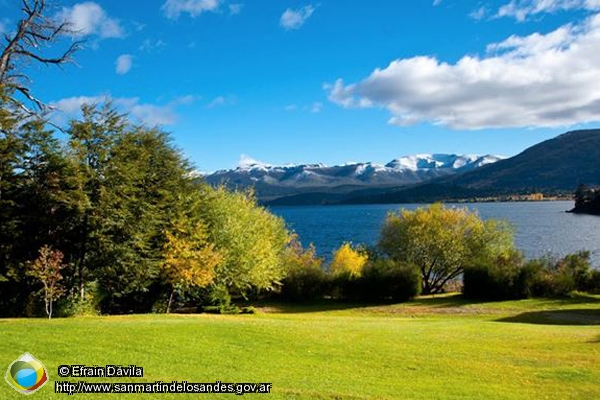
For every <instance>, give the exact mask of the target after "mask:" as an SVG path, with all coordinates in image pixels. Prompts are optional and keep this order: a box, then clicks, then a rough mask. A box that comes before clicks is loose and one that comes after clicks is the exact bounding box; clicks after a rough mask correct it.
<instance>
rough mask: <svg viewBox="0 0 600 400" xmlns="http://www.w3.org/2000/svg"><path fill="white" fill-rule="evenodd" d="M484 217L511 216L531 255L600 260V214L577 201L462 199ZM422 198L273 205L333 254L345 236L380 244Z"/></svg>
mask: <svg viewBox="0 0 600 400" xmlns="http://www.w3.org/2000/svg"><path fill="white" fill-rule="evenodd" d="M457 206H459V207H461V206H462V207H465V206H466V207H468V208H470V209H472V210H476V211H477V212H479V215H480V216H481V217H482V218H484V219H488V218H497V219H505V220H508V221H509V222H510V223H512V224H513V226H514V227H515V242H516V245H517V247H518V248H519V249H521V250H523V251H524V252H525V255H526V256H527V257H539V256H542V255H545V254H548V253H551V254H554V255H559V256H560V255H565V254H568V253H572V252H575V251H578V250H590V251H591V252H592V260H593V263H594V265H596V266H600V217H597V216H591V215H577V214H569V213H566V212H565V211H566V210H570V209H571V208H573V202H570V201H558V202H537V203H536V202H529V203H525V202H524V203H473V204H461V205H457ZM417 207H419V205H416V204H401V205H388V204H386V205H355V206H298V207H272V208H271V210H272V211H273V212H274V213H275V214H277V215H280V216H282V217H283V218H284V219H285V220H286V222H287V224H288V226H289V227H290V228H291V229H293V230H295V231H296V233H298V235H300V239H301V240H302V243H304V244H308V243H311V242H312V243H314V245H315V246H316V247H317V251H318V253H319V254H320V255H322V256H325V257H327V258H329V257H330V255H331V252H332V251H333V250H334V249H336V248H337V247H339V246H340V244H342V243H343V242H353V243H367V244H371V245H372V244H375V243H376V242H377V238H378V236H379V229H380V228H381V224H382V222H383V220H384V218H385V215H386V214H387V213H388V212H389V211H395V210H398V209H399V208H407V209H411V210H413V209H415V208H417Z"/></svg>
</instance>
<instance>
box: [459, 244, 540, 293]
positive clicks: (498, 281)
mask: <svg viewBox="0 0 600 400" xmlns="http://www.w3.org/2000/svg"><path fill="white" fill-rule="evenodd" d="M532 274H533V275H535V272H534V269H532V268H531V267H527V268H525V267H524V265H523V255H522V254H521V253H520V252H518V251H511V252H509V253H507V254H503V255H500V256H497V257H495V258H484V259H480V260H478V261H477V262H475V263H474V264H473V265H472V266H470V267H467V268H465V271H464V274H463V294H464V295H465V297H468V298H472V299H484V300H511V299H523V298H527V297H528V296H529V286H530V283H531V275H532Z"/></svg>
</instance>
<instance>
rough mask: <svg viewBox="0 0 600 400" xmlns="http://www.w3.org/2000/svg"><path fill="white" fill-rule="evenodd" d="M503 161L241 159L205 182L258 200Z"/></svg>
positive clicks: (401, 181) (406, 180) (409, 179)
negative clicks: (252, 192) (247, 191)
mask: <svg viewBox="0 0 600 400" xmlns="http://www.w3.org/2000/svg"><path fill="white" fill-rule="evenodd" d="M501 159H503V157H500V156H494V155H485V156H478V155H456V154H418V155H413V156H404V157H400V158H398V159H395V160H392V161H390V162H389V163H387V164H385V165H382V164H377V163H373V162H365V163H348V164H344V165H335V166H331V167H330V166H327V165H324V164H302V165H270V164H266V163H263V162H260V161H256V160H254V159H251V158H249V157H247V156H242V158H241V160H240V163H239V165H238V167H237V168H235V169H231V170H221V171H217V172H214V173H212V174H209V175H205V177H204V178H205V179H206V181H207V182H208V183H210V184H215V185H216V184H225V185H227V186H229V187H234V188H246V187H254V188H255V189H256V191H257V194H258V196H259V197H260V198H274V197H278V196H282V195H289V194H293V193H300V192H306V191H314V190H327V191H331V190H332V189H333V188H337V189H338V190H344V188H347V189H348V190H350V189H356V188H357V187H386V186H390V187H391V186H403V185H410V184H415V183H420V182H424V181H428V180H430V179H434V178H437V177H440V176H447V175H451V174H456V173H461V172H466V171H471V170H473V169H475V168H478V167H481V166H483V165H486V164H491V163H494V162H496V161H499V160H501Z"/></svg>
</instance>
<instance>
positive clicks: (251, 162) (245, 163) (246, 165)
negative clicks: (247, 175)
mask: <svg viewBox="0 0 600 400" xmlns="http://www.w3.org/2000/svg"><path fill="white" fill-rule="evenodd" d="M269 167H271V165H270V164H267V163H264V162H262V161H258V160H255V159H254V158H252V157H250V156H248V155H246V154H242V155H241V156H240V161H238V168H240V169H251V168H269Z"/></svg>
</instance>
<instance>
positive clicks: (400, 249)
mask: <svg viewBox="0 0 600 400" xmlns="http://www.w3.org/2000/svg"><path fill="white" fill-rule="evenodd" d="M379 247H380V248H381V249H382V251H383V252H384V253H385V254H386V255H387V256H388V257H390V258H391V259H393V260H395V261H400V262H406V263H409V264H414V265H416V266H417V267H418V268H419V270H420V271H421V277H422V281H423V292H424V293H439V292H440V291H442V290H443V288H444V285H446V283H448V282H449V281H451V280H452V279H455V278H457V277H458V276H460V275H461V274H462V272H463V270H464V268H465V266H468V265H470V264H471V263H473V262H474V261H475V260H476V259H479V258H481V257H494V256H497V255H498V254H502V253H504V252H508V251H511V250H512V249H513V248H514V246H513V236H512V229H511V228H510V226H509V225H508V224H506V223H504V222H501V221H495V220H489V221H485V222H484V221H482V220H481V219H480V218H479V216H478V215H477V214H476V213H473V212H470V211H469V210H468V209H466V208H447V207H445V206H443V205H441V204H434V205H432V206H430V207H427V208H419V209H417V210H415V211H408V210H401V211H399V212H391V213H389V214H388V216H387V218H386V220H385V222H384V224H383V227H382V230H381V236H380V239H379Z"/></svg>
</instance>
